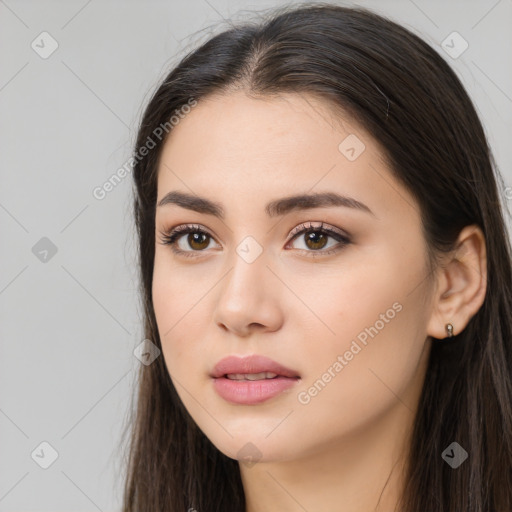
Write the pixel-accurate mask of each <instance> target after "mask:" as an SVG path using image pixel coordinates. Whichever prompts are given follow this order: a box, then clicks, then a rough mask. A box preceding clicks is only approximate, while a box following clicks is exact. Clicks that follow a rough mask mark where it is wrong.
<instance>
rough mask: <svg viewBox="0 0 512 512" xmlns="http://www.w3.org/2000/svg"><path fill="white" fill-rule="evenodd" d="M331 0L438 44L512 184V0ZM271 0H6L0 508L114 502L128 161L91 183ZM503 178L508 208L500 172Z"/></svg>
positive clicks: (55, 509)
mask: <svg viewBox="0 0 512 512" xmlns="http://www.w3.org/2000/svg"><path fill="white" fill-rule="evenodd" d="M333 3H338V4H340V5H362V6H365V7H369V8H372V9H374V10H376V11H377V12H378V13H381V14H384V15H386V16H388V17H390V18H391V19H393V20H395V21H398V22H400V23H402V24H403V25H405V26H406V27H407V28H409V29H410V30H412V31H413V32H414V33H416V34H418V35H420V36H421V37H423V38H424V39H425V40H426V41H427V42H429V43H430V44H431V45H432V46H434V47H435V48H436V49H437V50H438V51H439V53H440V54H441V55H443V56H444V58H445V59H446V60H447V61H448V62H449V63H450V64H451V65H452V67H453V68H454V69H455V71H456V72H457V74H458V75H459V77H460V78H461V79H462V81H463V83H464V85H465V86H466V88H467V90H468V92H469V94H470V96H471V97H472V99H473V100H474V102H475V104H476V106H477V109H478V112H479V114H480V116H481V119H482V121H483V124H484V126H485V130H486V133H487V136H488V138H489V141H490V144H491V147H492V149H493V152H494V155H495V157H496V161H497V163H498V165H499V168H500V169H501V172H502V174H503V177H504V179H505V182H506V186H507V187H512V171H511V169H512V166H511V164H512V151H511V144H510V134H511V128H512V80H511V78H512V67H511V63H512V58H511V54H512V51H511V46H512V31H511V30H510V27H511V26H512V23H511V22H512V3H511V2H510V1H509V0H501V1H500V0H498V1H497V0H478V1H468V0H463V1H462V0H461V1H446V0H443V1H427V0H414V1H413V0H397V1H386V0H381V1H360V2H351V3H349V2H333ZM282 5H285V3H284V2H277V1H273V2H272V1H261V2H254V1H253V2H249V1H242V0H236V1H235V0H229V1H228V0H187V1H183V2H181V1H180V2H177V1H156V0H153V1H133V0H132V1H126V0H123V1H118V0H107V1H105V0H89V1H87V0H72V1H67V2H64V1H61V2H58V1H43V0H37V1H36V0H32V1H29V0H0V48H1V50H0V140H1V146H0V148H1V150H0V172H1V187H0V228H1V242H0V244H1V245H0V247H1V253H0V254H1V258H2V259H1V264H0V314H1V318H0V336H1V346H0V511H10V512H13V511H52V512H61V511H68V512H69V511H77V512H82V511H84V512H85V511H91V510H100V511H115V510H120V506H121V483H122V476H119V471H120V470H121V467H122V464H120V462H119V456H118V452H117V446H118V443H119V439H120V434H121V427H122V425H123V420H124V417H125V414H126V410H127V407H128V403H129V397H130V395H131V393H132V392H133V387H134V379H135V375H136V370H137V368H138V365H140V364H141V363H140V361H139V360H138V359H137V358H136V357H135V356H134V353H133V351H134V349H135V348H136V347H137V346H138V345H139V344H140V343H141V341H142V340H143V335H142V327H141V315H140V307H139V303H138V300H139V299H138V296H137V269H136V267H135V254H136V251H137V248H136V245H135V236H134V226H133V220H132V217H131V202H130V200H131V182H130V180H131V175H129V176H127V177H126V178H125V179H124V180H123V181H122V182H121V183H119V184H118V185H117V186H116V187H115V188H114V189H113V190H111V191H110V192H109V193H108V194H107V195H106V196H105V197H104V198H103V199H101V200H100V199H97V198H96V197H95V196H94V194H93V191H94V190H95V188H96V187H99V186H101V185H102V184H103V183H104V182H105V181H106V180H108V179H109V177H111V176H112V174H114V173H115V172H116V171H117V170H118V169H119V168H120V167H121V166H122V165H123V164H124V163H125V162H126V160H127V158H128V157H129V156H130V151H131V147H132V144H133V142H134V138H135V134H136V129H137V123H138V121H139V120H140V115H141V113H142V110H143V108H144V106H145V105H146V102H147V100H148V99H149V97H150V95H151V93H152V92H153V91H154V89H155V87H156V86H157V84H158V82H159V81H160V80H161V79H162V78H163V77H164V75H166V74H167V72H168V71H169V69H170V68H171V66H172V65H173V64H175V63H176V62H177V61H178V60H179V58H180V57H181V56H182V55H183V54H184V52H186V51H188V50H189V49H191V48H192V47H194V46H196V45H198V44H199V43H200V42H203V41H204V40H205V39H206V38H208V37H209V36H211V35H212V34H213V33H216V32H218V31H220V30H222V29H224V28H226V26H227V23H226V21H225V20H228V19H231V20H234V21H236V20H242V19H246V18H248V17H250V14H251V11H253V10H262V9H268V8H271V7H274V6H282ZM453 32H457V33H458V35H456V36H453V35H452V36H451V38H452V40H453V41H454V43H453V44H451V46H452V47H454V50H452V54H453V52H454V51H456V52H460V51H461V50H462V49H463V48H464V47H465V45H466V44H467V45H468V47H467V49H466V50H465V51H464V52H463V53H461V55H458V56H457V57H456V58H455V57H454V56H453V55H449V54H448V53H447V52H446V51H445V49H444V48H443V44H442V43H443V41H445V40H446V38H447V37H448V36H450V35H451V34H452V33H453ZM459 36H460V37H459ZM453 37H456V39H453ZM449 40H450V39H449ZM500 193H501V194H502V195H503V197H504V198H505V201H504V202H505V203H506V204H507V206H508V208H510V206H511V203H512V188H508V189H507V190H500ZM508 229H510V222H509V227H508ZM44 465H48V467H47V468H46V469H45V468H44V467H43V466H44Z"/></svg>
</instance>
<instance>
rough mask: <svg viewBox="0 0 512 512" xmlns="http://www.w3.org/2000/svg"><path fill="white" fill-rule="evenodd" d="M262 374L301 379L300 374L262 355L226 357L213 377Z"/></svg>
mask: <svg viewBox="0 0 512 512" xmlns="http://www.w3.org/2000/svg"><path fill="white" fill-rule="evenodd" d="M261 372H272V373H276V374H277V375H281V376H283V377H299V374H298V373H297V372H296V371H295V370H291V369H290V368H286V366H283V365H282V364H279V363H277V362H276V361H273V360H272V359H269V358H268V357H265V356H260V355H251V356H245V357H239V356H228V357H225V358H223V359H221V360H220V361H219V362H218V363H217V364H216V365H215V367H214V369H213V371H212V373H211V376H212V377H214V378H218V377H223V376H224V375H227V374H230V373H241V374H244V373H261Z"/></svg>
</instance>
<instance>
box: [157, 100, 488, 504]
mask: <svg viewBox="0 0 512 512" xmlns="http://www.w3.org/2000/svg"><path fill="white" fill-rule="evenodd" d="M331 116H332V108H330V107H329V105H327V104H326V103H323V102H322V101H321V100H318V99H315V98H314V97H313V96H305V95H296V94H288V95H283V96H281V97H279V98H272V99H269V98H265V99H254V98H250V97H249V96H247V95H246V93H245V92H244V91H237V92H234V93H229V94H227V95H214V96H211V97H209V98H207V99H201V101H200V102H199V103H198V105H197V106H196V107H195V108H193V109H192V110H191V112H190V113H189V114H188V115H187V116H185V117H184V119H183V120H181V121H180V123H179V124H178V125H177V126H176V127H175V128H174V129H173V131H172V133H171V136H170V137H169V138H168V139H167V141H166V143H165V145H164V148H163V152H162V155H161V159H160V164H159V170H158V198H157V202H158V201H160V200H161V199H162V197H163V196H164V195H165V194H167V193H168V192H170V191H181V192H188V193H192V194H195V195H198V196H201V197H206V198H208V199H210V200H212V201H215V202H217V203H220V204H221V205H222V206H223V208H224V210H225V218H224V219H222V220H221V219H219V218H216V217H214V216H212V215H208V214H204V213H198V212H195V211H191V210H189V209H186V208H183V207H180V206H178V205H175V204H169V205H165V206H162V207H158V208H157V212H156V217H155V235H156V236H155V237H156V241H155V264H154V279H153V303H154V309H155V315H156V319H157V324H158V330H159V334H160V339H161V342H162V348H163V351H162V352H163V356H164V359H165V362H166V366H167V369H168V371H169V374H170V376H171V378H172V381H173V383H174V385H175V387H176V390H177V392H178V394H179V396H180V398H181V400H182V401H183V403H184V405H185V407H186V408H187V410H188V411H189V413H190V414H191V416H192V417H193V418H194V420H195V422H196V423H197V425H198V426H199V427H200V428H201V430H202V431H203V432H204V433H205V435H206V436H207V437H208V438H209V439H210V440H211V441H212V443H213V444H214V445H215V446H216V447H217V448H218V449H219V450H220V451H221V452H223V453H224V454H225V455H227V456H229V457H231V458H234V459H237V460H239V461H240V471H241V475H242V481H243V485H244V490H245V495H246V501H247V512H273V511H283V512H292V511H293V512H295V511H301V512H303V511H304V509H305V510H307V511H308V512H314V511H324V510H338V509H340V507H341V505H343V510H344V512H370V511H377V512H390V511H392V510H394V507H395V505H396V504H397V500H398V498H399V496H400V493H401V490H402V487H403V484H404V480H403V474H402V473H403V469H404V461H405V457H406V454H407V450H408V442H409V440H410V432H411V427H412V422H413V419H414V414H415V412H416V409H417V405H418V401H419V397H420V393H421V389H422V386H423V383H424V380H425V378H428V375H426V368H427V361H428V355H429V352H430V347H431V343H432V339H431V336H432V337H436V338H441V339H442V338H445V337H446V331H445V324H446V323H448V322H451V323H452V324H453V325H454V328H455V329H454V332H455V334H457V333H459V332H460V331H462V330H463V329H464V327H465V326H466V325H467V322H468V321H469V319H470V318H471V317H472V316H473V315H474V314H475V313H476V311H477V310H478V309H479V307H480V306H481V304H482V302H483V299H484V295H485V286H486V274H485V243H484V238H483V235H482V233H481V231H480V230H479V228H477V227H476V226H468V227H466V228H465V229H464V230H463V231H462V232H461V234H460V236H459V246H458V248H457V250H456V251H455V252H454V253H453V254H450V255H447V256H445V257H444V259H443V260H442V262H441V263H442V264H441V265H440V266H439V267H437V268H436V270H435V272H434V273H430V272H429V267H428V265H427V253H426V242H425V240H424V238H423V235H422V231H421V222H420V216H419V206H418V204H417V202H416V201H415V199H414V198H413V197H412V195H411V194H410V193H409V192H408V191H407V190H406V189H405V188H404V187H402V185H401V184H400V183H399V182H398V181H396V179H395V178H394V177H393V176H392V174H391V172H390V170H389V169H388V168H387V167H386V164H385V162H384V160H383V158H382V151H381V148H380V147H379V145H378V143H377V142H376V141H374V140H373V139H372V138H371V137H370V136H369V135H368V134H367V133H366V132H365V131H364V130H363V129H362V128H361V127H359V126H358V125H357V124H356V123H355V122H353V121H352V120H350V119H349V118H348V117H345V118H343V119H341V122H340V123H335V122H333V118H332V117H331ZM349 134H355V135H356V136H357V137H358V138H359V139H360V140H361V141H363V143H364V144H365V149H364V151H363V152H362V153H361V154H360V155H359V156H358V157H357V158H356V159H355V160H353V161H350V160H349V159H347V157H346V156H345V155H344V154H342V152H340V150H339V149H338V146H339V144H340V143H341V142H342V141H343V140H344V139H345V138H346V137H347V135H349ZM324 191H328V192H329V191H330V192H332V191H334V192H337V193H339V194H342V195H346V196H350V197H352V198H355V199H357V200H358V201H360V202H362V203H364V204H365V205H367V206H368V207H369V208H370V209H371V211H372V212H373V215H372V214H369V213H367V212H365V211H362V210H357V209H353V208H348V207H339V206H329V207H321V208H314V209H309V210H296V211H292V212H289V213H287V214H286V215H284V216H282V217H275V218H270V217H268V216H267V215H266V213H265V211H264V207H265V205H266V204H267V202H269V201H272V200H275V199H278V198H281V197H283V196H288V195H292V194H293V195H294V194H299V193H314V192H324ZM310 221H311V222H314V223H319V222H324V223H325V224H326V225H327V227H331V226H332V227H334V228H338V229H339V230H343V231H345V232H347V233H348V234H349V235H350V243H348V244H347V245H344V246H343V245H341V244H339V243H338V241H337V240H336V239H334V238H332V237H330V235H329V238H328V241H327V243H326V245H327V246H328V247H327V248H326V247H325V246H324V247H322V246H321V244H320V248H319V249H318V248H316V249H315V247H318V246H314V245H312V244H309V245H308V244H307V243H306V236H305V235H304V234H301V235H298V236H296V237H295V238H293V237H290V232H291V231H292V229H293V228H295V227H297V226H300V225H301V224H304V223H308V222H310ZM190 223H192V224H199V225H200V226H201V227H202V228H203V229H204V230H206V231H208V232H209V233H210V234H211V238H207V239H206V242H205V243H204V244H202V245H201V244H199V245H198V244H196V245H194V246H191V245H190V244H189V243H187V234H185V235H182V236H181V239H180V242H179V248H181V249H182V250H185V251H188V254H190V253H191V252H194V255H195V257H187V256H186V255H177V254H175V253H173V252H172V250H171V247H170V246H169V245H163V244H162V243H160V242H161V240H162V237H161V233H162V232H165V231H168V230H170V229H171V228H174V227H176V226H179V225H183V224H190ZM247 236H252V237H253V238H254V239H255V240H256V241H257V242H258V243H259V245H260V246H261V248H262V249H263V252H262V253H261V254H260V255H259V257H257V258H256V259H255V261H254V262H252V263H247V262H246V261H245V260H244V259H243V258H242V257H240V256H239V255H238V254H237V252H236V248H237V246H238V245H239V244H240V242H242V240H243V239H244V238H245V237H247ZM189 240H190V238H189ZM208 241H209V244H208ZM198 247H199V248H198ZM202 247H206V248H202ZM336 247H338V248H339V250H338V251H337V252H335V253H333V254H329V255H324V256H322V254H321V251H324V252H325V251H328V250H331V249H334V248H336ZM201 251H202V252H201ZM313 252H314V253H315V254H314V256H315V257H312V253H313ZM194 255H193V256H194ZM397 303H398V304H399V305H400V306H401V309H400V311H399V312H396V311H395V313H396V314H395V315H394V318H392V319H389V318H388V321H387V322H384V327H383V328H381V329H378V333H377V334H376V335H374V337H370V336H368V340H367V344H366V345H363V344H362V343H359V345H360V346H361V350H360V351H358V352H357V354H356V355H354V356H353V357H352V359H351V360H350V361H347V360H346V359H345V362H346V363H347V364H346V365H345V366H343V369H342V370H341V371H338V372H336V371H334V370H333V369H332V367H333V364H334V363H335V361H337V360H338V359H337V358H338V356H339V355H342V356H343V354H345V353H346V351H347V350H349V349H350V347H351V343H352V342H353V341H354V340H357V336H358V335H360V333H361V332H363V331H365V328H369V327H370V326H375V325H376V322H377V321H378V320H379V319H382V317H381V316H380V315H382V314H384V315H386V311H388V310H389V309H390V308H392V305H393V304H395V305H396V304H397ZM378 325H380V324H378ZM438 342H439V341H438ZM352 346H353V345H352ZM229 354H235V355H239V356H242V355H248V354H262V355H265V356H267V357H270V358H271V359H274V360H275V361H277V362H279V363H281V364H284V365H285V366H287V367H289V368H292V369H294V370H296V371H297V372H298V373H299V375H300V376H301V380H300V381H299V383H298V384H296V386H295V387H294V388H293V389H292V390H288V391H285V392H283V393H282V394H280V395H278V396H276V397H274V398H272V399H270V400H268V401H266V402H264V403H262V404H258V405H236V404H231V403H229V402H226V401H225V400H223V399H222V398H221V397H220V396H219V395H218V394H217V393H216V392H215V391H214V389H213V386H212V381H211V378H210V377H209V373H210V371H211V370H212V369H213V366H214V364H215V363H216V362H217V361H219V360H220V359H221V358H223V357H225V356H227V355H229ZM328 368H331V379H330V381H329V382H328V383H327V384H326V385H325V386H324V387H323V388H322V389H321V391H319V392H317V394H316V395H315V396H311V395H310V400H309V402H308V403H301V402H300V401H299V399H298V395H299V393H300V392H302V396H303V397H304V396H305V394H306V393H307V392H308V390H309V389H310V388H311V387H312V386H313V384H314V383H315V381H318V379H321V378H322V376H323V375H324V374H325V373H326V372H327V369H328ZM333 374H334V375H335V376H334V377H332V375H333ZM325 379H327V378H325ZM247 443H252V445H254V446H255V447H256V448H257V450H258V452H256V451H255V450H254V449H253V448H247ZM252 445H251V446H252ZM244 447H245V448H244ZM240 450H242V451H241V452H240ZM244 450H245V451H244ZM247 450H249V451H251V450H253V451H252V452H251V453H252V454H253V455H254V457H256V458H257V460H256V463H247V462H244V461H243V460H241V459H242V455H243V454H244V453H245V454H247ZM386 482H387V483H386Z"/></svg>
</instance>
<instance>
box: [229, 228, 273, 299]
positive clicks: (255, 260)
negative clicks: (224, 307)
mask: <svg viewBox="0 0 512 512" xmlns="http://www.w3.org/2000/svg"><path fill="white" fill-rule="evenodd" d="M267 263H268V262H267V253H266V251H264V250H263V246H262V245H261V244H260V243H259V242H257V241H256V239H254V237H252V236H246V237H245V238H244V239H243V240H242V241H241V242H240V243H239V244H238V245H237V246H236V247H235V250H234V251H233V254H232V257H231V258H230V267H231V269H232V270H231V272H229V274H228V276H227V280H228V283H227V286H226V287H225V289H224V290H223V292H224V293H227V294H228V296H229V297H232V298H234V299H241V300H244V301H247V300H249V301H250V300H255V299H256V298H257V296H258V295H259V294H260V293H262V292H267V293H268V290H265V283H266V282H267V280H268V276H267V275H266V274H267V273H269V270H268V268H267V267H266V265H267Z"/></svg>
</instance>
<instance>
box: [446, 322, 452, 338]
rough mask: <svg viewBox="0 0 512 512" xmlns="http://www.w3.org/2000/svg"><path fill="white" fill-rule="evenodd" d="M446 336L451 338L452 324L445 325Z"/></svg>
mask: <svg viewBox="0 0 512 512" xmlns="http://www.w3.org/2000/svg"><path fill="white" fill-rule="evenodd" d="M446 334H447V336H448V338H451V337H452V336H453V325H452V324H446Z"/></svg>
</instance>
